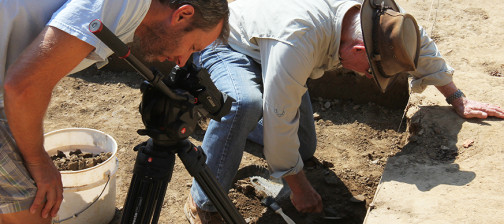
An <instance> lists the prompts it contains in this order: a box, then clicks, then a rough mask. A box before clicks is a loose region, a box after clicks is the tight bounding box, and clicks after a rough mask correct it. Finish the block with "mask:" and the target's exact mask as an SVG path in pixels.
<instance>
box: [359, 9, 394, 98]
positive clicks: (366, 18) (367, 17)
mask: <svg viewBox="0 0 504 224" xmlns="http://www.w3.org/2000/svg"><path fill="white" fill-rule="evenodd" d="M382 2H384V5H385V6H389V7H391V8H392V9H393V10H394V11H397V12H399V7H398V6H397V4H396V3H395V2H394V1H393V0H364V2H363V3H362V7H361V27H362V37H363V40H364V46H365V48H366V54H367V56H368V61H369V66H370V67H371V71H372V73H373V77H374V80H375V81H376V84H377V85H378V87H379V88H380V89H381V91H382V92H385V91H387V87H388V86H389V84H390V83H392V82H393V81H394V79H395V76H394V77H388V78H387V77H385V76H383V75H382V74H378V72H379V70H378V68H377V65H376V63H375V62H374V60H372V59H373V47H374V46H373V44H374V43H373V23H374V21H373V18H374V17H375V14H376V10H375V5H377V6H379V5H381V3H382Z"/></svg>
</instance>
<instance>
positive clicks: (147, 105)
mask: <svg viewBox="0 0 504 224" xmlns="http://www.w3.org/2000/svg"><path fill="white" fill-rule="evenodd" d="M153 73H154V74H155V76H163V75H162V74H161V73H159V72H158V71H154V72H153ZM161 80H162V82H163V83H164V84H165V85H166V86H168V87H169V88H170V89H171V90H172V92H173V93H174V94H176V95H179V96H182V97H187V98H190V99H194V101H193V102H190V101H185V100H174V99H172V98H171V97H170V96H168V95H166V94H164V93H163V92H162V91H161V90H159V89H158V88H155V86H153V85H152V84H151V83H149V82H147V81H145V82H143V83H142V85H141V87H140V90H141V92H142V94H143V95H142V102H141V103H140V107H139V109H140V114H141V115H142V121H143V123H144V125H145V127H146V129H142V130H139V131H138V133H139V134H140V135H148V136H149V137H151V138H152V139H153V140H154V141H155V142H156V140H160V141H168V142H171V143H173V144H174V143H176V142H177V141H180V140H183V139H185V138H187V137H188V136H189V135H191V134H192V133H193V132H194V130H195V128H196V125H197V123H198V120H199V119H200V118H202V117H209V118H211V119H214V120H217V121H220V120H221V118H222V117H223V116H224V115H226V114H227V113H228V112H229V110H230V109H231V104H232V102H233V101H234V99H233V98H231V97H229V96H228V95H226V94H225V93H222V92H220V91H219V90H218V89H217V87H215V85H214V83H213V82H212V80H211V79H210V74H209V73H208V72H207V70H206V69H200V70H198V69H197V68H196V66H194V65H193V64H192V63H188V64H187V65H186V66H184V67H182V68H181V67H179V66H175V67H174V68H173V69H172V70H171V72H170V74H169V75H168V76H167V77H163V78H161Z"/></svg>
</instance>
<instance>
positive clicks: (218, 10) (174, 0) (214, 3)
mask: <svg viewBox="0 0 504 224" xmlns="http://www.w3.org/2000/svg"><path fill="white" fill-rule="evenodd" d="M159 1H160V2H161V3H163V4H168V5H169V6H170V8H172V9H177V8H179V7H180V6H183V5H191V6H192V7H194V10H195V13H194V17H193V18H194V19H193V21H192V24H191V27H189V28H188V29H187V31H190V30H192V29H202V30H205V31H208V30H211V29H212V28H214V27H215V26H217V24H218V23H219V22H220V21H221V20H222V21H223V25H222V31H221V33H220V35H219V37H218V41H219V42H220V43H222V44H225V43H227V40H228V37H229V7H228V2H227V0H159Z"/></svg>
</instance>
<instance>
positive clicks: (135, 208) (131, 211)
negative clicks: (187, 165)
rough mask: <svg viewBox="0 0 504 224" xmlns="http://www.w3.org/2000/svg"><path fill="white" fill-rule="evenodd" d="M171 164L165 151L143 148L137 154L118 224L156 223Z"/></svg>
mask: <svg viewBox="0 0 504 224" xmlns="http://www.w3.org/2000/svg"><path fill="white" fill-rule="evenodd" d="M174 165H175V154H173V153H171V152H169V151H168V152H166V151H161V152H156V151H152V150H151V148H148V147H146V148H144V149H141V150H140V151H139V152H138V155H137V159H136V161H135V168H134V170H133V178H132V179H131V184H130V188H129V190H128V195H127V196H126V202H125V204H124V209H123V216H122V218H121V224H140V223H142V224H144V223H157V221H158V219H159V215H160V211H161V206H162V205H163V199H164V196H165V194H166V188H167V186H168V182H169V181H170V179H171V175H172V173H173V167H174Z"/></svg>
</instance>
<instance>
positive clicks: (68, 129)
mask: <svg viewBox="0 0 504 224" xmlns="http://www.w3.org/2000/svg"><path fill="white" fill-rule="evenodd" d="M66 131H92V132H97V133H100V134H103V135H105V136H107V138H108V139H110V140H112V143H113V146H114V150H113V152H112V155H111V156H110V157H109V158H108V159H107V160H105V161H103V162H101V163H100V164H98V165H95V166H93V167H90V168H86V169H82V170H61V171H60V173H61V174H77V173H83V172H87V171H90V170H94V169H98V168H100V167H102V166H104V165H105V164H106V163H108V162H110V161H111V160H112V159H114V158H115V157H117V142H116V140H115V139H114V138H113V137H112V136H111V135H109V134H107V133H105V132H103V131H100V130H97V129H93V128H62V129H58V130H53V131H50V132H47V133H45V134H44V137H45V136H48V135H53V134H57V133H59V132H66Z"/></svg>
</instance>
